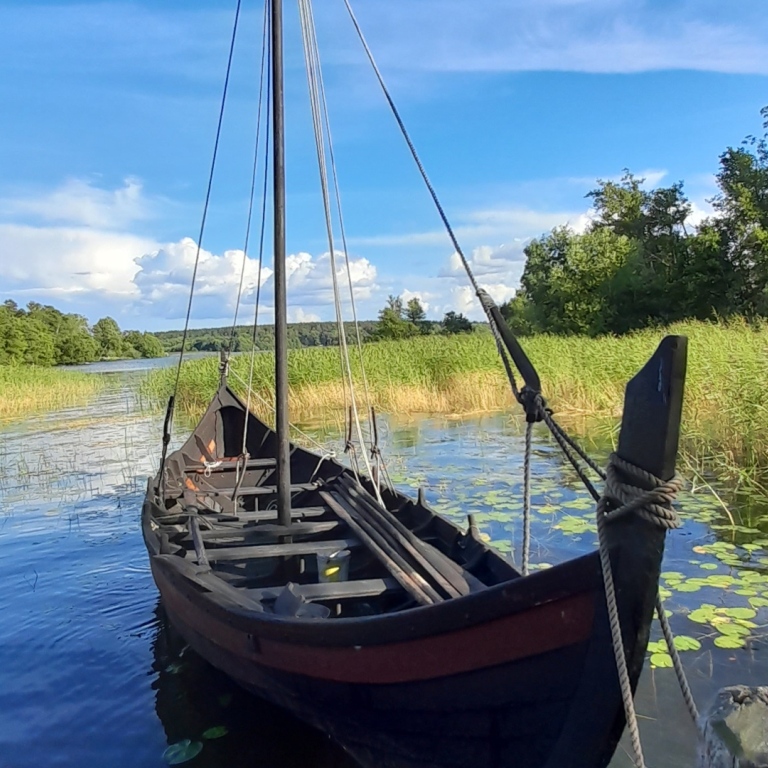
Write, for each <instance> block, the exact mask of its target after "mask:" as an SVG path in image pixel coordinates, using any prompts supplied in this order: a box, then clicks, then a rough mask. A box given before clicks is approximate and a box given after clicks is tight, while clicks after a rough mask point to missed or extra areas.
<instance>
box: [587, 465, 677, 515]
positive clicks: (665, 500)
mask: <svg viewBox="0 0 768 768" xmlns="http://www.w3.org/2000/svg"><path fill="white" fill-rule="evenodd" d="M683 487H684V481H683V478H682V476H681V475H680V474H679V473H676V474H675V476H674V477H673V478H672V479H671V480H667V481H663V480H660V479H659V478H658V477H656V476H655V475H653V474H651V473H650V472H646V471H645V470H644V469H641V468H640V467H637V466H635V465H634V464H631V463H630V462H628V461H626V460H625V459H622V458H621V457H620V456H619V455H617V454H616V453H612V454H611V455H610V457H609V458H608V466H607V468H606V471H605V489H604V490H603V494H602V496H601V497H600V500H599V501H598V502H597V517H598V522H599V521H600V520H601V519H602V520H603V521H612V520H615V519H617V518H619V517H622V516H624V515H627V514H629V513H631V512H635V513H636V514H637V515H638V516H639V517H641V518H642V519H643V520H646V521H648V522H649V523H652V524H653V525H658V526H659V527H661V528H665V529H666V530H672V529H674V528H679V527H680V525H681V523H680V518H679V517H678V515H677V512H675V510H674V508H673V507H672V506H671V505H672V503H673V502H674V500H675V497H676V496H677V494H678V492H679V491H680V490H682V488H683Z"/></svg>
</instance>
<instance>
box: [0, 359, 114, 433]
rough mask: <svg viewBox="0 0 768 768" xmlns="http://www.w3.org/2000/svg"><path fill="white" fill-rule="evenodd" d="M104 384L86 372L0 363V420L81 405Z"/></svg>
mask: <svg viewBox="0 0 768 768" xmlns="http://www.w3.org/2000/svg"><path fill="white" fill-rule="evenodd" d="M103 387H104V379H103V377H102V376H95V375H93V374H89V373H78V372H76V371H65V370H61V369H59V368H47V367H36V366H14V365H0V420H10V419H17V418H22V417H24V416H29V415H31V414H34V413H41V412H45V411H52V410H55V409H57V408H65V407H67V406H72V405H81V404H83V403H86V402H87V401H88V400H89V398H91V397H92V396H93V395H95V394H96V393H97V392H99V391H100V390H101V389H102V388H103Z"/></svg>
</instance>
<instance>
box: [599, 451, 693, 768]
mask: <svg viewBox="0 0 768 768" xmlns="http://www.w3.org/2000/svg"><path fill="white" fill-rule="evenodd" d="M605 475H606V478H605V491H604V492H603V496H602V497H601V498H600V501H598V503H597V535H598V540H599V543H600V566H601V569H602V572H603V584H604V586H605V599H606V603H607V606H608V621H609V623H610V627H611V639H612V641H613V654H614V657H615V659H616V670H617V672H618V675H619V685H620V687H621V698H622V700H623V702H624V714H625V716H626V721H627V730H628V731H629V735H630V740H631V742H632V750H633V751H634V754H635V764H636V765H637V766H638V767H639V768H644V766H645V760H644V758H643V750H642V746H641V744H640V730H639V728H638V725H637V715H636V713H635V704H634V701H633V698H632V685H631V682H630V679H629V671H628V669H627V658H626V654H625V653H624V641H623V639H622V636H621V622H620V619H619V607H618V604H617V601H616V589H615V587H614V583H613V571H612V569H611V557H610V553H609V552H608V543H607V541H606V538H605V526H606V525H609V524H610V523H611V522H613V521H614V520H616V519H617V518H619V517H621V516H623V515H627V514H630V513H632V512H634V513H635V514H637V515H639V516H640V517H641V518H642V519H643V520H646V521H648V522H649V523H651V524H652V525H657V526H660V527H661V528H665V529H667V530H668V529H671V528H678V527H679V526H680V520H679V518H678V516H677V514H676V513H675V511H674V510H673V509H671V507H669V506H664V505H665V504H666V505H670V504H671V503H672V501H673V500H674V497H675V495H676V494H677V492H678V491H679V490H680V489H681V488H682V487H683V481H682V478H681V477H680V475H675V476H674V477H673V478H672V479H671V480H668V481H666V482H665V481H663V480H660V479H659V478H657V477H655V476H654V475H653V474H651V473H650V472H646V471H645V470H644V469H640V467H637V466H635V465H634V464H631V463H630V462H628V461H625V460H624V459H622V458H621V457H620V456H618V455H617V454H615V453H612V454H611V456H610V457H609V460H608V467H607V468H606V472H605ZM633 483H636V485H635V484H633ZM662 613H663V611H662ZM668 642H669V640H668ZM671 647H674V643H672V644H671ZM680 670H681V672H682V666H681V667H680Z"/></svg>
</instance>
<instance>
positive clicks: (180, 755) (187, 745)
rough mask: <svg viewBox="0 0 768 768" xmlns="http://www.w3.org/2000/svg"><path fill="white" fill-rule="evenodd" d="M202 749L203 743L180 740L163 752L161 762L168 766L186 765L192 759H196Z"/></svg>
mask: <svg viewBox="0 0 768 768" xmlns="http://www.w3.org/2000/svg"><path fill="white" fill-rule="evenodd" d="M202 749H203V743H202V742H201V741H191V740H190V739H182V740H181V741H177V742H176V743H175V744H171V746H170V747H168V748H167V749H166V750H165V752H163V760H165V762H166V763H168V765H181V763H186V762H188V761H190V760H192V758H194V757H197V756H198V755H199V754H200V752H201V751H202Z"/></svg>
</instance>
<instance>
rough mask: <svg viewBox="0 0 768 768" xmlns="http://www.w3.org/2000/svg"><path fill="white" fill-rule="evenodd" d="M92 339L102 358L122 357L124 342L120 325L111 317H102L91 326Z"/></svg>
mask: <svg viewBox="0 0 768 768" xmlns="http://www.w3.org/2000/svg"><path fill="white" fill-rule="evenodd" d="M93 340H94V341H95V342H96V347H97V349H98V351H99V356H100V357H101V358H102V359H110V358H118V357H123V355H124V354H125V343H124V340H123V334H122V333H121V332H120V326H118V324H117V323H116V322H115V321H114V320H113V319H112V318H111V317H102V318H101V320H99V321H98V322H96V324H95V325H94V326H93Z"/></svg>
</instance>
